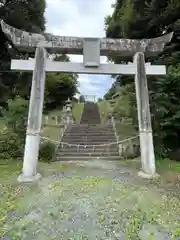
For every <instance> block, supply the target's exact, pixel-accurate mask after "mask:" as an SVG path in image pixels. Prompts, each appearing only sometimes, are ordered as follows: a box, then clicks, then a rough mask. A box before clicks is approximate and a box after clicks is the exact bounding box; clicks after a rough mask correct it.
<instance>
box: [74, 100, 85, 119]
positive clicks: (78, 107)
mask: <svg viewBox="0 0 180 240" xmlns="http://www.w3.org/2000/svg"><path fill="white" fill-rule="evenodd" d="M83 109H84V103H75V104H74V106H73V109H72V114H73V117H74V119H75V121H76V122H77V123H79V121H80V118H81V114H82V112H83Z"/></svg>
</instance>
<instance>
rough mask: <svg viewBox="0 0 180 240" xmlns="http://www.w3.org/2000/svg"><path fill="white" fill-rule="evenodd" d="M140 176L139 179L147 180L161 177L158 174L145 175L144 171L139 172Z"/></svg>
mask: <svg viewBox="0 0 180 240" xmlns="http://www.w3.org/2000/svg"><path fill="white" fill-rule="evenodd" d="M138 176H139V177H142V178H146V179H156V178H158V177H160V175H159V174H157V173H154V174H147V173H145V172H143V171H139V172H138Z"/></svg>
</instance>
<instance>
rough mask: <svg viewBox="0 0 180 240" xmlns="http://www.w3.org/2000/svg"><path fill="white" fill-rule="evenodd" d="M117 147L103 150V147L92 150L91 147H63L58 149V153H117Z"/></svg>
mask: <svg viewBox="0 0 180 240" xmlns="http://www.w3.org/2000/svg"><path fill="white" fill-rule="evenodd" d="M118 150H119V149H118V147H117V146H116V147H111V148H104V147H102V148H101V147H97V148H93V147H80V148H78V147H74V146H73V147H63V148H59V150H58V152H68V151H73V152H92V151H95V152H98V151H104V152H111V151H112V152H114V151H118Z"/></svg>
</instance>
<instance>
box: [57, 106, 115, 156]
mask: <svg viewBox="0 0 180 240" xmlns="http://www.w3.org/2000/svg"><path fill="white" fill-rule="evenodd" d="M62 142H64V143H65V144H60V146H59V149H58V151H57V156H56V157H57V160H74V159H75V160H81V159H93V158H103V159H104V158H109V159H112V158H118V157H119V150H118V145H117V144H116V137H115V133H114V129H113V126H112V124H101V120H100V114H99V109H98V106H97V104H95V103H86V104H85V106H84V110H83V113H82V117H81V121H80V124H70V125H69V126H68V127H67V129H66V131H65V133H64V136H63V138H62ZM112 142H114V143H115V144H113V145H110V146H108V145H107V144H108V143H112ZM66 143H68V144H66ZM99 145H101V146H99ZM103 145H104V146H103Z"/></svg>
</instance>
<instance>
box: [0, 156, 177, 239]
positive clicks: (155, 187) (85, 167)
mask: <svg viewBox="0 0 180 240" xmlns="http://www.w3.org/2000/svg"><path fill="white" fill-rule="evenodd" d="M137 171H138V170H137V169H136V168H130V167H129V165H126V164H123V163H121V162H116V161H112V162H111V161H102V160H92V161H89V162H68V163H54V164H53V165H49V167H46V169H44V174H43V175H44V177H43V178H42V179H41V180H40V181H39V182H37V183H34V184H33V185H32V184H31V185H30V184H25V185H24V184H23V185H21V188H23V191H22V194H21V196H20V197H19V198H18V202H17V204H16V208H15V209H12V210H11V211H8V217H7V218H6V221H5V224H4V226H3V231H4V233H6V234H4V236H2V237H1V238H0V239H6V240H8V239H21V240H30V239H31V240H33V239H36V240H41V239H42V240H46V239H47V240H53V239H58V240H60V239H63V240H66V239H67V240H68V239H69V240H75V239H76V240H83V239H86V240H96V239H98V240H105V239H107V240H111V239H112V240H116V239H117V240H121V239H122V240H126V239H127V240H128V239H130V240H131V239H132V240H136V239H137V240H138V239H140V240H153V239H156V240H165V239H166V240H168V239H180V198H178V196H175V195H174V194H173V193H171V191H167V189H165V188H163V187H161V185H160V184H155V183H154V182H153V181H149V180H144V179H141V178H139V177H138V176H137ZM18 187H19V186H18ZM1 230H2V229H1ZM1 232H2V231H1Z"/></svg>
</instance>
